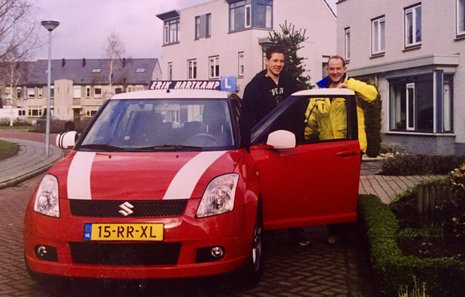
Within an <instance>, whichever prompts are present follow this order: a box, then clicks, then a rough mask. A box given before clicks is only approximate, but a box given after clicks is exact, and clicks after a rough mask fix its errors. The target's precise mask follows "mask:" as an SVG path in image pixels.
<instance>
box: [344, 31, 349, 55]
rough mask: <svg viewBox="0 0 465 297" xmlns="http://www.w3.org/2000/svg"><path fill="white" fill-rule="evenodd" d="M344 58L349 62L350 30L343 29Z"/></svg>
mask: <svg viewBox="0 0 465 297" xmlns="http://www.w3.org/2000/svg"><path fill="white" fill-rule="evenodd" d="M344 58H345V59H346V60H350V28H349V27H347V28H345V29H344Z"/></svg>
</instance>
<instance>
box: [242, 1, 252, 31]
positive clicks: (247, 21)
mask: <svg viewBox="0 0 465 297" xmlns="http://www.w3.org/2000/svg"><path fill="white" fill-rule="evenodd" d="M251 26H252V5H251V4H247V5H246V6H245V23H244V27H245V28H250V27H251Z"/></svg>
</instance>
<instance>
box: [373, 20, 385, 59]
mask: <svg viewBox="0 0 465 297" xmlns="http://www.w3.org/2000/svg"><path fill="white" fill-rule="evenodd" d="M381 24H382V25H381ZM385 50H386V18H385V17H384V16H381V17H378V18H376V19H373V20H372V21H371V54H372V55H378V54H383V53H384V52H385Z"/></svg>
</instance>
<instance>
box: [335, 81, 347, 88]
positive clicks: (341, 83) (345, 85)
mask: <svg viewBox="0 0 465 297" xmlns="http://www.w3.org/2000/svg"><path fill="white" fill-rule="evenodd" d="M337 88H338V89H346V88H347V84H346V83H344V82H340V83H339V84H338V85H337Z"/></svg>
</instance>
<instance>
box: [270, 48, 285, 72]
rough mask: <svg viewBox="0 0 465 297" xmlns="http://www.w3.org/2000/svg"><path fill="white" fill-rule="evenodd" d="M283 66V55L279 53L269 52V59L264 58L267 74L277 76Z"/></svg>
mask: <svg viewBox="0 0 465 297" xmlns="http://www.w3.org/2000/svg"><path fill="white" fill-rule="evenodd" d="M283 67H284V55H283V54H281V53H273V54H271V57H270V59H269V60H268V59H266V70H267V73H268V74H269V75H274V76H279V74H280V73H281V71H282V70H283Z"/></svg>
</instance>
